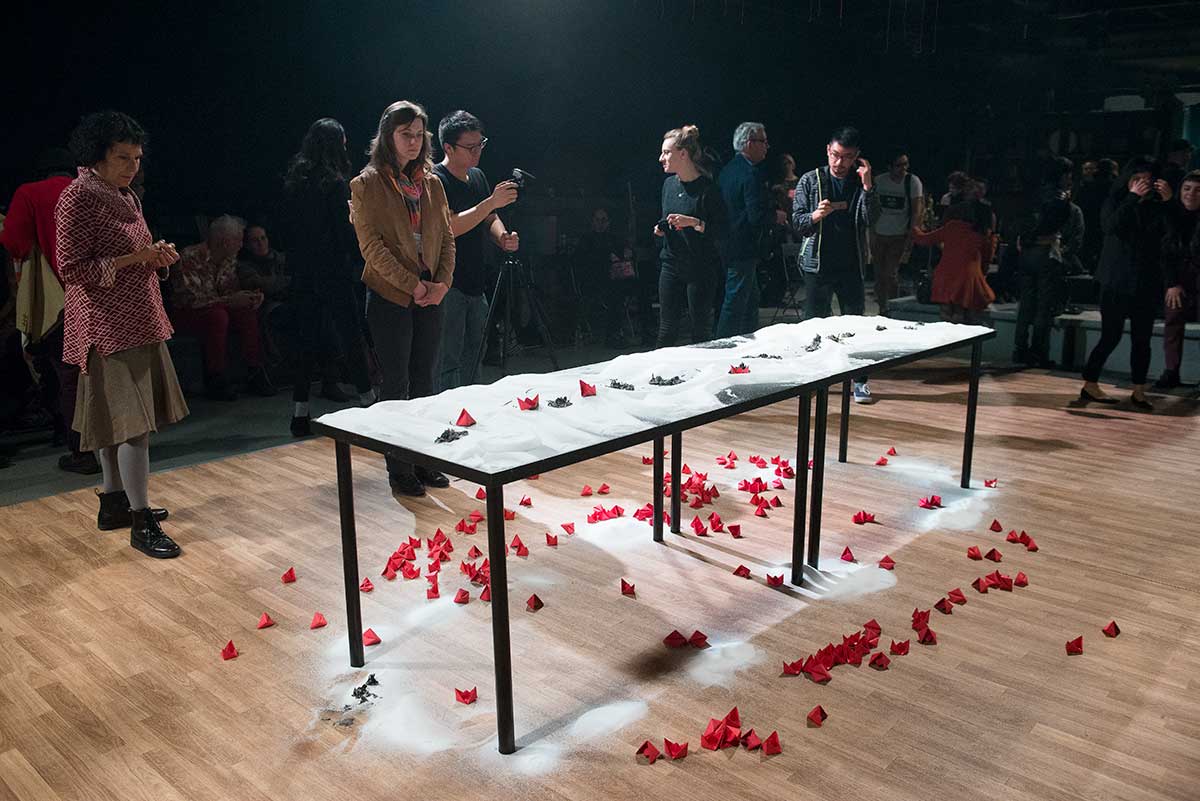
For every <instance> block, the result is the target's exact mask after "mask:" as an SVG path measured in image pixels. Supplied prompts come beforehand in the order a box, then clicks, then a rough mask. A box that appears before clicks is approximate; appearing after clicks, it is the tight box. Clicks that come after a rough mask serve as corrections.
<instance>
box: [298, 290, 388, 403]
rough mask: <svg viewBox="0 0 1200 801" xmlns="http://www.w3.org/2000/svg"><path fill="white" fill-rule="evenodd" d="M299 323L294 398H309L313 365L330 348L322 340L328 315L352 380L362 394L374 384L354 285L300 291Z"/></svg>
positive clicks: (305, 399) (301, 400)
mask: <svg viewBox="0 0 1200 801" xmlns="http://www.w3.org/2000/svg"><path fill="white" fill-rule="evenodd" d="M291 305H292V306H293V307H294V308H293V320H294V321H295V323H296V335H297V337H296V338H297V340H298V341H297V345H298V346H299V352H298V353H297V354H296V373H295V377H294V381H293V384H292V400H293V401H295V402H296V403H304V402H306V401H307V400H308V392H309V387H310V386H311V385H312V374H313V366H314V364H315V363H316V362H317V361H319V359H320V357H321V356H322V355H323V354H324V353H326V352H328V350H329V348H328V347H327V345H326V344H325V343H323V342H321V332H322V331H323V330H325V326H324V325H323V322H324V320H325V319H328V320H329V322H330V323H331V324H332V325H333V330H334V332H335V333H336V334H337V338H338V340H339V341H340V342H341V345H342V356H343V358H344V359H345V360H346V361H345V364H346V367H347V369H348V370H349V374H350V380H351V381H353V382H354V388H355V389H356V390H357V391H358V393H359V394H360V395H361V394H362V393H364V392H366V391H367V390H369V389H370V388H371V380H370V378H369V377H368V375H367V353H366V345H365V344H364V343H363V335H362V325H361V321H360V320H359V314H358V301H357V299H356V298H355V297H354V289H353V288H352V287H351V286H350V285H349V284H347V285H346V286H332V287H326V288H325V289H324V290H323V291H322V292H321V294H317V293H308V292H306V293H304V294H301V295H297V296H296V297H295V298H294V299H293V301H292V304H291Z"/></svg>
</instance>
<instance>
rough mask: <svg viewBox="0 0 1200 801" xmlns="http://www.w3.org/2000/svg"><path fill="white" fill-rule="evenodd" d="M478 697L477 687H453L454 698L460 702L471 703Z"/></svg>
mask: <svg viewBox="0 0 1200 801" xmlns="http://www.w3.org/2000/svg"><path fill="white" fill-rule="evenodd" d="M478 698H479V688H478V687H472V688H471V689H469V690H460V689H458V688H457V687H455V688H454V700H455V701H458V702H459V703H460V704H473V703H475V701H476V700H478Z"/></svg>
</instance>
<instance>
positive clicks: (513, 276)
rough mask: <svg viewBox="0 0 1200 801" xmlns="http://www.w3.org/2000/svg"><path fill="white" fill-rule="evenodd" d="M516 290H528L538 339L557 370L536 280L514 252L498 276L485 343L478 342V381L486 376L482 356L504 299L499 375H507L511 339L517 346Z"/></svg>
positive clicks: (484, 333) (484, 325)
mask: <svg viewBox="0 0 1200 801" xmlns="http://www.w3.org/2000/svg"><path fill="white" fill-rule="evenodd" d="M514 290H525V296H526V297H527V298H528V299H529V313H530V316H531V317H532V318H533V324H534V328H535V329H536V330H537V333H538V338H539V339H541V341H542V347H543V348H545V349H546V356H547V357H548V358H549V359H550V364H551V365H552V366H553V367H554V369H555V370H557V369H558V359H557V358H556V357H555V355H554V344H553V342H552V341H551V339H550V328H549V326H547V325H546V313H545V311H544V310H543V309H542V302H541V299H540V298H539V297H538V295H537V287H535V286H534V285H533V280H532V279H531V278H530V276H529V273H528V271H527V270H526V269H525V265H524V264H523V263H522V262H521V259H520V258H518V257H517V255H516V254H515V253H508V254H506V255H505V257H504V261H503V262H502V263H501V265H500V275H499V276H497V277H496V289H495V291H494V292H493V293H492V303H491V305H490V306H489V307H488V313H487V320H486V321H484V324H483V341H482V342H480V343H479V355H478V356H477V357H476V359H475V375H476V379H477V380H478V378H479V377H480V376H482V374H483V357H484V356H486V355H487V349H488V340H489V339H491V336H490V335H491V332H492V324H493V322H494V319H495V315H496V308H497V307H498V306H499V305H500V302H501V297H503V299H504V327H503V330H502V332H501V334H500V373H501V374H502V375H503V374H504V373H505V372H506V365H507V362H508V349H509V342H508V340H509V337H510V336H512V338H513V341H514V343H515V341H516V336H515V335H514V334H513V325H512V317H513V303H515V302H516V295H515V293H514Z"/></svg>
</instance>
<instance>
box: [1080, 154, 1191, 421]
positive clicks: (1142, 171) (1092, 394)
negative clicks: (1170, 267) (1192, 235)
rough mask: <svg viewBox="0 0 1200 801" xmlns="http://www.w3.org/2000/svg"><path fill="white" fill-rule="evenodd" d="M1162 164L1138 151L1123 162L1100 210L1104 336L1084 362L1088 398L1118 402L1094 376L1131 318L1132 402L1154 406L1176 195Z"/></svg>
mask: <svg viewBox="0 0 1200 801" xmlns="http://www.w3.org/2000/svg"><path fill="white" fill-rule="evenodd" d="M1157 168H1158V165H1157V164H1156V163H1155V162H1154V161H1152V160H1151V159H1149V158H1146V157H1137V158H1134V159H1132V160H1131V161H1130V162H1129V164H1127V165H1126V166H1125V170H1124V171H1123V172H1122V174H1121V177H1120V178H1118V179H1117V181H1116V182H1115V183H1114V184H1113V187H1112V191H1111V192H1109V195H1108V198H1107V199H1106V200H1105V201H1104V207H1103V208H1102V209H1101V212H1100V225H1101V227H1102V228H1103V231H1104V245H1103V249H1102V250H1101V251H1100V266H1099V268H1098V269H1097V270H1096V280H1097V281H1099V282H1100V341H1099V342H1097V343H1096V347H1094V348H1093V349H1092V352H1091V355H1089V356H1088V360H1087V364H1086V365H1085V366H1084V368H1083V382H1084V383H1083V388H1082V389H1081V390H1079V399H1080V400H1081V401H1083V402H1084V403H1087V402H1089V401H1095V402H1098V403H1116V402H1117V400H1116V399H1115V398H1110V397H1109V396H1107V395H1105V394H1104V392H1103V391H1102V390H1101V389H1100V385H1099V384H1097V383H1096V382H1097V381H1098V380H1099V379H1100V371H1101V370H1103V369H1104V362H1105V360H1107V359H1108V357H1109V355H1111V354H1112V352H1113V351H1114V350H1115V349H1116V347H1117V345H1119V344H1120V343H1121V337H1122V336H1124V332H1125V320H1126V319H1128V320H1129V334H1130V340H1131V341H1130V347H1129V361H1130V373H1131V381H1132V383H1133V395H1132V396H1131V397H1130V403H1132V404H1133V406H1134V408H1137V409H1140V410H1142V411H1153V409H1154V406H1153V405H1151V403H1150V401H1149V400H1147V399H1146V373H1147V371H1149V369H1150V338H1151V336H1152V334H1153V332H1154V318H1155V317H1157V316H1158V312H1159V310H1160V309H1161V308H1162V304H1163V272H1162V261H1161V258H1162V243H1163V239H1164V237H1165V236H1166V234H1167V232H1168V230H1169V229H1170V217H1171V215H1172V212H1171V209H1170V207H1169V206H1168V204H1167V201H1169V200H1170V199H1171V197H1172V195H1173V193H1172V191H1171V187H1170V185H1169V184H1167V182H1166V181H1163V180H1161V179H1159V180H1155V178H1156V175H1157Z"/></svg>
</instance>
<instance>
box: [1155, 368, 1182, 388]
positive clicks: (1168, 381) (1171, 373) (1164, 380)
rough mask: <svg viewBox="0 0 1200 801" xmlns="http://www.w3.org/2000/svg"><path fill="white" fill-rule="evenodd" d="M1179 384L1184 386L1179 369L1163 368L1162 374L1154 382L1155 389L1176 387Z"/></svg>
mask: <svg viewBox="0 0 1200 801" xmlns="http://www.w3.org/2000/svg"><path fill="white" fill-rule="evenodd" d="M1178 386H1182V383H1181V382H1180V380H1179V371H1178V370H1163V371H1162V375H1160V376H1159V377H1158V380H1157V381H1155V382H1154V388H1155V389H1175V388H1176V387H1178Z"/></svg>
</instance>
